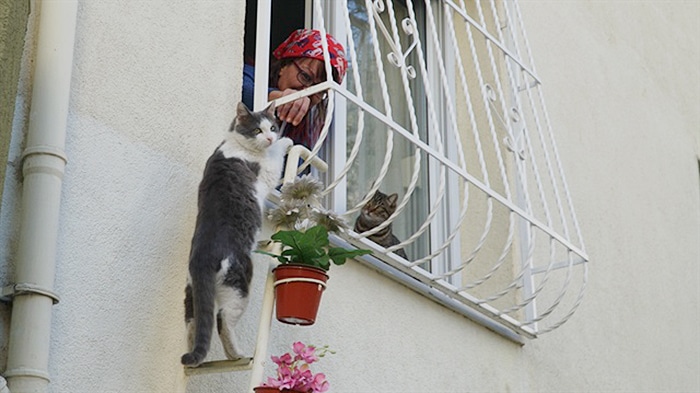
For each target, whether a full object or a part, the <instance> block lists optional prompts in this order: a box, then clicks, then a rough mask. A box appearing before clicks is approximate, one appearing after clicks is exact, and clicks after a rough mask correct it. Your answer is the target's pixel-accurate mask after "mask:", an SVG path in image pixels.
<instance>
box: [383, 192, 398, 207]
mask: <svg viewBox="0 0 700 393" xmlns="http://www.w3.org/2000/svg"><path fill="white" fill-rule="evenodd" d="M397 199H399V194H396V193H394V194H391V195H389V196H388V197H387V198H386V200H387V201H389V205H391V206H396V200H397Z"/></svg>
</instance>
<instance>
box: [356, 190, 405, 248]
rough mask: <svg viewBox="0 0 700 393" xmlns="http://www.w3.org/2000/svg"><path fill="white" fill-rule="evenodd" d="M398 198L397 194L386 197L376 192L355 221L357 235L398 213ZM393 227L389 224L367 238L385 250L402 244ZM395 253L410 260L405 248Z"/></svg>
mask: <svg viewBox="0 0 700 393" xmlns="http://www.w3.org/2000/svg"><path fill="white" fill-rule="evenodd" d="M398 197H399V196H398V195H397V194H391V195H386V194H383V193H381V192H380V191H377V192H375V193H374V196H373V197H372V199H370V200H369V201H368V202H367V203H365V205H364V206H362V211H361V212H360V215H359V216H357V220H355V228H354V231H355V232H357V233H362V232H366V231H369V230H370V229H372V228H375V227H376V226H378V225H379V224H381V223H383V222H384V221H386V219H387V218H389V216H391V215H392V214H394V212H395V211H396V200H397V199H398ZM391 226H392V224H389V225H388V226H387V227H386V228H384V229H382V230H381V231H379V232H377V233H375V234H374V235H371V236H368V237H367V238H368V239H369V240H371V241H373V242H375V243H377V244H379V245H380V246H382V247H384V248H389V247H391V246H394V245H397V244H399V243H401V241H399V239H397V238H396V236H394V234H393V233H392V229H391ZM394 253H395V254H396V255H398V256H400V257H402V258H404V259H408V258H407V257H406V253H405V252H404V250H403V248H399V249H398V250H395V251H394Z"/></svg>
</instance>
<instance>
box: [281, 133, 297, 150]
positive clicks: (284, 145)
mask: <svg viewBox="0 0 700 393" xmlns="http://www.w3.org/2000/svg"><path fill="white" fill-rule="evenodd" d="M277 143H278V144H279V146H280V148H281V149H283V150H284V151H285V152H286V151H287V150H289V148H290V147H292V146H293V145H294V141H292V140H291V139H289V138H287V137H286V136H285V137H283V138H280V139H279V140H278V141H277Z"/></svg>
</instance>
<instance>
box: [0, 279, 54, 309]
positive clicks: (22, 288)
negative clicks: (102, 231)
mask: <svg viewBox="0 0 700 393" xmlns="http://www.w3.org/2000/svg"><path fill="white" fill-rule="evenodd" d="M31 294H34V295H42V296H46V297H50V298H51V300H53V304H58V302H60V301H61V298H60V297H58V294H57V293H56V292H54V291H52V290H50V289H48V288H43V287H40V286H38V285H34V284H28V283H20V284H14V285H8V286H6V287H4V288H3V289H2V293H1V294H0V301H2V302H3V303H11V302H12V299H13V298H14V297H15V296H21V295H31Z"/></svg>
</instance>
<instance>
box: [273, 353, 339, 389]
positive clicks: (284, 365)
mask: <svg viewBox="0 0 700 393" xmlns="http://www.w3.org/2000/svg"><path fill="white" fill-rule="evenodd" d="M292 350H293V352H294V355H295V356H294V357H292V355H291V354H289V353H285V354H284V355H282V356H279V357H277V356H272V357H271V359H272V361H273V362H274V363H275V364H276V365H277V378H268V379H267V382H266V383H264V384H263V386H266V387H272V388H277V389H279V390H282V389H292V390H298V391H301V392H304V393H324V392H326V391H328V388H329V383H328V381H326V375H325V374H323V373H317V374H314V373H313V372H312V371H311V368H310V367H309V365H310V364H311V363H314V362H317V361H318V360H319V356H323V355H325V354H326V353H328V352H330V353H333V352H332V351H329V350H328V347H323V348H321V349H317V348H316V347H314V346H313V345H309V346H306V345H305V344H304V343H302V342H298V341H297V342H295V343H294V344H293V345H292ZM317 353H318V355H317Z"/></svg>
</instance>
